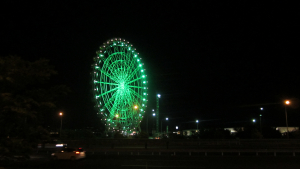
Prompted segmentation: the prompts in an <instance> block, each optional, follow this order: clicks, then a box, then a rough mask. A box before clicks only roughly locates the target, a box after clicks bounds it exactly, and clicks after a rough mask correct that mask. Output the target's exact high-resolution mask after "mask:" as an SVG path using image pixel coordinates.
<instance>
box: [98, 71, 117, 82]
mask: <svg viewBox="0 0 300 169" xmlns="http://www.w3.org/2000/svg"><path fill="white" fill-rule="evenodd" d="M100 71H101V74H103V75H105V76H106V77H108V78H109V79H111V80H113V81H115V82H116V79H115V78H114V77H113V76H111V75H110V74H108V73H107V72H106V71H103V70H100Z"/></svg>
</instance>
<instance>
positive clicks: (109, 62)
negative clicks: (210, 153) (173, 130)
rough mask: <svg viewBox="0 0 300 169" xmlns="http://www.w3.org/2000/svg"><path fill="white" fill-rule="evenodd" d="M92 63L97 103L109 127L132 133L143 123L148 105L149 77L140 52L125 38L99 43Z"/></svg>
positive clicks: (112, 129)
mask: <svg viewBox="0 0 300 169" xmlns="http://www.w3.org/2000/svg"><path fill="white" fill-rule="evenodd" d="M96 54H97V56H96V57H94V64H93V65H92V67H93V84H94V85H93V87H94V98H95V99H96V107H97V108H98V110H99V111H98V114H99V115H100V116H101V121H103V122H104V123H105V126H106V129H107V131H114V130H121V131H123V132H127V133H131V132H133V131H137V130H138V129H139V128H140V127H139V124H140V122H141V121H142V119H143V117H144V114H145V109H146V107H147V95H148V94H147V89H148V87H147V83H148V82H147V80H146V74H145V69H144V64H143V63H142V61H141V58H140V57H139V53H137V52H136V49H135V48H133V45H132V44H130V43H129V42H128V41H126V40H125V39H121V38H114V39H110V40H108V41H107V42H106V43H103V45H102V46H100V50H99V51H97V52H96Z"/></svg>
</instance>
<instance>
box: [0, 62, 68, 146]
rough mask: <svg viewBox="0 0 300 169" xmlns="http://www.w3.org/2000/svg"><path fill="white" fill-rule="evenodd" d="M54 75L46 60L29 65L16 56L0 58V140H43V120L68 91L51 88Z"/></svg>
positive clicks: (54, 72)
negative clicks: (50, 82)
mask: <svg viewBox="0 0 300 169" xmlns="http://www.w3.org/2000/svg"><path fill="white" fill-rule="evenodd" d="M55 74H57V72H56V71H55V70H54V67H53V66H50V65H49V60H46V59H39V60H37V61H34V62H29V61H25V60H23V59H21V58H20V57H16V56H7V57H0V138H1V139H4V138H17V139H24V140H29V141H30V140H31V141H32V140H37V139H45V138H46V136H45V134H46V132H45V131H44V130H43V129H42V127H41V126H42V124H43V117H45V116H46V115H47V114H49V113H50V112H53V111H54V109H55V108H56V104H57V102H58V101H59V98H61V97H62V96H64V95H66V94H67V93H68V92H69V91H70V90H69V88H68V87H66V86H64V85H55V86H51V84H49V83H48V82H49V80H50V77H51V76H53V75H55Z"/></svg>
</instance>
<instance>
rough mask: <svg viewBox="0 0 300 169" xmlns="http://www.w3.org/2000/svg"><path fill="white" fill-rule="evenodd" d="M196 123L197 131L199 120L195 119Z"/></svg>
mask: <svg viewBox="0 0 300 169" xmlns="http://www.w3.org/2000/svg"><path fill="white" fill-rule="evenodd" d="M196 123H197V131H198V123H199V120H196Z"/></svg>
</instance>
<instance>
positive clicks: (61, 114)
mask: <svg viewBox="0 0 300 169" xmlns="http://www.w3.org/2000/svg"><path fill="white" fill-rule="evenodd" d="M59 115H60V131H59V137H61V129H62V116H63V113H62V112H60V113H59Z"/></svg>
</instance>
